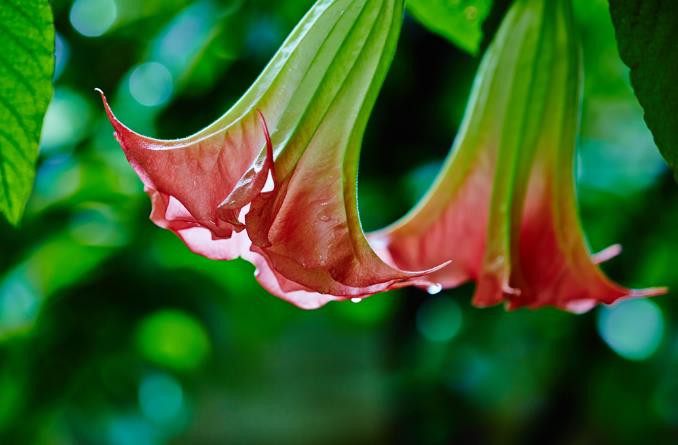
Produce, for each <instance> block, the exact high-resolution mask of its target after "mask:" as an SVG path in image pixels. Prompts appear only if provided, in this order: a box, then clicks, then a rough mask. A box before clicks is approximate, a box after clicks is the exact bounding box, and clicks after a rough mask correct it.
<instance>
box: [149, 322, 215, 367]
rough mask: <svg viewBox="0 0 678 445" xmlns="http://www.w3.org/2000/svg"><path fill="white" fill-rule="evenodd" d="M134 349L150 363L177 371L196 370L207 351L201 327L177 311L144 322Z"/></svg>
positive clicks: (204, 334)
mask: <svg viewBox="0 0 678 445" xmlns="http://www.w3.org/2000/svg"><path fill="white" fill-rule="evenodd" d="M137 346H138V348H139V351H140V352H141V354H142V355H143V356H144V357H146V358H147V359H148V360H149V361H151V362H154V363H156V364H158V365H161V366H165V367H168V368H171V369H176V370H180V371H190V370H193V369H196V368H198V367H199V366H200V365H201V364H202V363H203V362H204V361H205V359H206V358H207V355H208V354H209V350H210V343H209V338H208V336H207V333H206V332H205V329H204V328H203V326H202V325H201V324H200V323H199V322H198V321H197V320H195V318H193V317H192V316H190V315H188V314H186V313H185V312H181V311H176V310H163V311H160V312H157V313H155V314H153V315H151V316H149V317H147V318H146V319H144V320H143V321H142V322H141V324H140V326H139V329H138V331H137Z"/></svg>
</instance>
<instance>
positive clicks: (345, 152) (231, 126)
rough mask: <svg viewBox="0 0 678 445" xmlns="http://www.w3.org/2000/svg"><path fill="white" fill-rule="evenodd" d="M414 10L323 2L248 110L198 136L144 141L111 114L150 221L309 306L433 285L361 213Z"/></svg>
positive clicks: (390, 0)
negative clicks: (383, 101) (362, 168)
mask: <svg viewBox="0 0 678 445" xmlns="http://www.w3.org/2000/svg"><path fill="white" fill-rule="evenodd" d="M403 3H404V0H319V1H318V2H317V3H316V4H315V5H314V6H313V8H312V9H311V10H310V11H309V12H308V13H307V14H306V16H305V17H304V18H303V19H302V20H301V22H300V23H299V25H298V26H297V27H296V28H295V29H294V30H293V31H292V33H291V35H290V36H289V37H288V39H287V40H286V41H285V43H284V44H283V46H282V48H281V49H280V50H279V51H278V53H277V54H276V55H275V56H274V57H273V59H272V61H271V62H270V63H269V65H268V66H267V67H266V68H265V69H264V71H263V73H262V74H261V75H260V77H259V78H258V79H257V80H256V81H255V83H254V84H253V85H252V87H251V88H250V89H249V91H247V93H245V95H244V96H243V97H242V99H240V101H238V102H237V103H236V104H235V105H234V106H233V108H231V109H230V110H229V111H228V112H227V113H226V114H225V115H224V116H223V117H221V118H220V119H219V120H218V121H216V122H215V123H213V124H212V125H210V126H209V127H207V128H205V129H204V130H202V131H200V132H199V133H197V134H195V135H193V136H191V137H189V138H186V139H181V140H173V141H162V140H157V139H151V138H148V137H145V136H141V135H139V134H137V133H135V132H133V131H132V130H130V129H129V128H127V127H125V126H124V125H123V124H121V123H120V122H119V121H118V120H117V119H116V118H115V116H113V113H112V112H111V111H110V109H108V107H107V110H108V112H109V117H110V120H111V122H112V123H113V126H114V128H115V134H116V137H117V139H118V141H119V142H120V144H121V146H122V148H123V150H124V151H125V154H126V156H127V158H128V160H129V162H130V164H131V165H132V166H133V167H134V169H135V170H136V172H137V173H138V175H139V176H140V178H141V179H142V181H143V182H144V184H145V186H146V190H147V192H148V194H149V195H150V196H151V199H152V203H153V210H152V214H151V219H152V220H153V221H154V222H155V223H156V224H158V225H159V226H161V227H163V228H166V229H169V230H172V231H173V232H175V233H176V234H177V235H179V236H180V237H181V238H182V239H183V240H184V242H185V243H186V244H187V245H188V247H189V248H191V249H192V250H193V251H195V252H197V253H199V254H202V255H205V256H207V257H209V258H213V259H221V260H228V259H233V258H236V257H238V256H243V257H244V258H246V259H248V260H250V261H251V262H252V263H254V264H255V265H256V266H257V269H258V274H257V277H258V280H259V281H260V282H261V283H262V285H264V287H266V288H267V289H268V290H269V291H271V292H272V293H274V294H276V295H278V296H280V297H283V298H285V299H288V300H290V301H292V302H294V303H295V304H298V305H299V306H302V307H306V308H312V307H317V306H319V305H321V304H323V303H325V302H327V301H329V300H332V299H345V298H357V297H363V296H367V295H371V294H374V293H377V292H381V291H384V290H388V289H392V288H395V287H401V286H405V285H409V284H419V285H427V284H430V282H428V281H426V280H424V279H422V278H421V277H422V276H423V275H425V274H426V273H427V272H429V271H426V272H407V271H405V270H401V269H398V268H395V267H392V266H390V265H388V264H387V263H385V262H384V261H382V260H381V259H380V258H379V257H378V256H377V254H376V253H375V252H374V251H373V250H372V248H371V247H370V245H369V244H368V242H367V240H366V238H365V235H364V233H363V231H362V228H361V225H360V220H359V216H358V209H357V197H356V179H357V168H358V157H359V151H360V144H361V140H362V136H363V132H364V129H365V126H366V123H367V119H368V116H369V114H370V111H371V109H372V107H373V105H374V102H375V100H376V96H377V93H378V91H379V88H380V86H381V84H382V83H383V80H384V77H385V73H386V71H387V69H388V66H389V64H390V61H391V59H392V57H393V54H394V52H395V47H396V43H397V40H398V37H399V32H400V28H401V25H402V15H403ZM269 131H270V136H269ZM269 177H270V179H272V181H271V182H272V183H273V184H274V185H273V190H269V191H266V192H265V193H263V190H264V187H265V184H266V182H267V179H269ZM248 210H249V213H247V212H248ZM246 213H247V216H246V217H244V215H245V214H246ZM245 230H246V231H245Z"/></svg>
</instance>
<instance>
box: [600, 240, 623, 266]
mask: <svg viewBox="0 0 678 445" xmlns="http://www.w3.org/2000/svg"><path fill="white" fill-rule="evenodd" d="M623 250H624V249H623V248H622V246H621V244H614V245H612V246H610V247H608V248H607V249H605V250H602V251H600V252H598V253H597V254H595V255H593V262H594V263H595V264H602V263H605V262H607V261H610V260H611V259H613V258H615V257H618V256H619V255H621V253H622V251H623Z"/></svg>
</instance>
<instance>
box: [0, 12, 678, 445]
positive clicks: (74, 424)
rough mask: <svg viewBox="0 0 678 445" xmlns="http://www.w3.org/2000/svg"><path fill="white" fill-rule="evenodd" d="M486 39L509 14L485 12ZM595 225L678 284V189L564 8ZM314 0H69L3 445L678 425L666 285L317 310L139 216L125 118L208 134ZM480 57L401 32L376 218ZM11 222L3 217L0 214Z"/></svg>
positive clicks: (9, 354)
mask: <svg viewBox="0 0 678 445" xmlns="http://www.w3.org/2000/svg"><path fill="white" fill-rule="evenodd" d="M495 3H496V4H495V9H494V10H493V13H492V14H491V16H490V19H489V20H488V22H487V26H486V28H487V32H488V35H489V36H491V35H492V34H493V32H494V29H495V28H496V25H497V22H498V20H499V19H500V18H501V12H502V11H503V10H504V9H505V7H506V3H507V2H505V1H504V2H502V1H496V2H495ZM575 3H576V5H577V16H578V25H579V27H580V31H581V33H582V37H583V39H582V40H583V42H584V45H585V46H584V52H583V54H584V60H585V68H586V92H585V94H586V99H585V106H584V110H583V122H582V131H581V138H580V157H579V163H578V165H579V167H578V172H577V175H578V179H579V188H580V201H581V207H582V213H583V218H584V223H585V227H586V229H587V233H588V234H589V237H590V240H591V244H592V246H593V247H594V248H595V249H596V250H600V249H602V248H604V247H606V246H607V245H609V244H611V243H614V242H617V241H619V242H621V243H623V244H624V247H625V249H626V250H625V254H624V255H623V256H622V257H620V258H618V259H616V260H614V261H612V262H611V263H610V264H608V265H606V266H605V267H606V270H607V272H609V273H610V275H612V277H614V278H615V279H617V280H619V281H620V282H622V283H624V284H627V285H631V286H637V287H640V286H645V285H668V286H671V287H672V288H673V289H677V288H678V273H676V267H675V263H674V260H673V258H672V257H673V255H674V254H675V252H676V249H677V248H678V232H677V231H676V230H675V228H676V227H678V199H676V198H677V197H678V191H677V189H676V187H675V184H674V183H673V181H672V180H671V178H670V174H669V173H668V171H667V170H666V168H665V166H664V164H663V162H662V160H661V158H660V157H659V155H658V153H657V150H656V147H655V146H654V144H653V142H652V136H651V134H650V132H649V131H648V129H647V128H646V127H645V125H644V123H643V120H642V110H641V108H640V106H639V105H638V104H637V102H636V99H635V98H634V96H633V92H632V90H631V88H630V85H629V81H628V72H627V70H626V69H625V68H624V66H623V64H622V62H621V60H620V59H619V56H618V54H617V50H616V44H615V40H614V31H613V28H612V24H611V21H610V17H609V11H608V9H607V3H606V1H605V0H576V2H575ZM310 4H311V0H287V1H284V2H270V1H264V0H248V1H243V0H197V1H188V0H145V1H143V2H137V1H134V0H75V1H71V0H55V1H54V2H53V8H54V13H55V18H56V24H57V31H58V35H57V69H56V75H55V81H56V93H55V96H54V99H53V101H52V105H51V107H50V110H49V112H48V115H47V120H46V125H45V128H44V130H43V139H42V148H41V156H40V162H39V169H38V178H37V183H36V187H35V190H34V193H33V196H32V198H31V200H30V202H29V205H28V211H27V216H26V219H25V221H24V223H23V227H22V228H21V229H12V228H10V227H9V226H7V225H4V226H2V227H0V246H1V249H2V252H3V255H2V256H0V443H2V444H3V445H4V444H10V445H24V444H36V445H53V444H54V445H81V444H85V445H86V444H105V445H128V444H130V445H141V444H143V445H145V444H151V445H156V444H157V445H160V444H191V445H203V444H204V445H211V444H224V443H227V444H236V445H237V444H243V445H245V444H247V445H250V444H276V445H281V444H282V445H284V444H295V445H296V444H314V445H317V444H347V443H350V444H385V445H386V444H388V445H394V444H421V445H426V444H443V443H492V444H495V443H496V444H543V443H556V444H557V443H562V444H573V443H576V444H596V445H599V444H625V443H629V444H631V443H639V442H641V441H643V442H651V443H662V444H663V443H667V444H668V443H672V441H673V440H675V437H676V434H678V378H677V377H676V376H678V332H677V331H676V329H675V326H676V320H677V318H678V303H676V301H675V299H674V298H672V296H671V295H669V296H667V297H662V298H658V299H656V300H651V301H647V302H643V303H641V304H640V306H638V302H629V303H624V304H621V305H618V306H616V307H614V308H605V309H599V310H597V311H594V312H593V313H591V314H587V315H585V316H573V315H570V314H565V313H561V312H557V311H554V310H550V309H545V310H539V311H537V312H530V311H519V312H514V313H506V312H505V311H504V310H503V309H501V308H495V309H490V310H477V309H473V308H472V307H470V305H469V298H470V295H471V289H469V288H463V289H461V290H458V291H454V292H444V293H442V294H440V295H438V296H434V297H433V296H428V295H426V294H425V293H422V292H420V291H417V290H406V291H400V292H395V293H390V294H385V295H381V296H376V297H374V298H372V299H368V300H365V301H363V302H361V303H359V304H353V303H344V304H331V305H330V306H328V307H327V308H325V309H322V310H319V311H315V312H303V311H300V310H299V309H296V308H294V307H292V306H290V305H288V304H287V303H284V302H282V301H280V300H278V299H276V298H273V297H271V296H269V295H267V294H266V293H265V292H264V291H262V290H261V289H260V287H259V286H258V285H257V284H256V282H255V281H254V279H253V276H252V273H253V270H252V268H251V266H249V265H247V264H246V263H244V262H240V261H236V262H232V263H222V262H215V261H209V260H206V259H204V258H200V257H198V256H195V255H193V254H192V253H191V252H189V251H188V249H186V248H185V246H184V245H183V244H182V243H181V242H180V241H179V240H178V239H176V238H175V237H174V236H173V235H172V234H170V233H168V232H166V231H163V230H160V229H158V228H156V227H154V226H153V225H152V224H151V223H150V222H149V221H148V219H147V216H148V213H149V210H150V204H149V202H148V199H147V198H146V197H145V195H144V194H143V192H142V189H141V184H140V183H139V181H138V180H137V178H136V177H135V175H134V173H133V171H132V170H131V168H129V166H128V164H127V162H126V161H125V159H124V156H123V154H122V152H121V151H120V149H119V147H118V145H117V144H116V142H115V141H114V139H113V137H112V129H111V127H110V125H109V124H108V122H107V121H106V119H105V116H104V114H103V110H102V107H101V105H100V103H99V99H98V97H97V95H96V94H95V93H94V92H93V89H94V88H95V87H100V88H103V89H104V90H105V91H106V92H107V93H108V94H109V98H110V99H112V102H113V106H114V108H115V109H116V111H117V112H118V113H119V114H120V117H121V119H122V120H123V121H124V122H127V123H129V124H130V125H131V126H132V127H133V128H134V129H135V130H138V131H142V132H144V133H149V134H153V135H156V136H158V137H163V138H168V137H180V136H185V135H187V134H190V133H192V132H194V131H197V130H198V129H200V128H201V127H202V126H205V125H206V124H208V123H210V122H212V121H214V120H215V119H216V118H217V117H218V116H219V115H220V114H221V113H222V112H223V111H224V110H226V109H227V108H228V106H229V105H230V104H231V103H233V101H234V100H235V99H236V98H238V97H239V96H240V95H241V94H242V92H243V91H245V89H246V88H247V86H248V85H249V84H250V83H251V82H252V81H253V80H254V78H255V77H256V76H257V74H258V73H259V71H260V70H261V69H262V68H263V66H264V65H265V63H266V62H267V60H268V58H269V57H270V56H271V55H272V54H273V52H274V51H275V49H276V48H277V46H278V45H279V44H280V43H281V42H282V40H283V39H284V37H285V35H286V34H287V33H288V32H289V31H290V30H291V29H292V27H293V26H294V24H295V23H296V22H297V21H298V20H299V19H300V17H301V16H302V15H303V14H304V12H305V11H306V10H307V8H308V7H309V6H310ZM477 63H478V59H476V58H472V57H471V56H469V55H467V54H465V53H462V52H461V51H460V50H458V49H456V48H455V47H454V46H452V45H450V44H449V43H448V42H447V41H446V40H444V39H442V38H440V37H437V36H436V35H434V34H431V33H429V32H428V31H426V30H425V29H423V28H421V27H420V26H419V25H417V24H416V23H415V22H414V21H413V20H411V19H410V18H409V17H408V18H406V25H405V29H404V31H403V37H402V41H401V45H400V48H399V51H398V54H397V56H396V60H395V62H394V66H393V68H392V70H391V73H390V75H389V78H388V80H387V83H386V85H385V87H384V90H383V93H382V95H381V97H380V99H379V103H378V105H377V109H376V110H375V113H374V115H373V117H372V119H371V122H370V126H369V129H368V134H367V137H366V141H365V147H364V150H363V157H362V162H361V178H360V205H361V211H362V219H363V222H364V225H365V228H366V229H368V230H369V229H375V228H378V227H382V226H383V225H385V224H388V223H389V222H392V221H393V220H395V219H396V218H398V217H399V216H400V215H402V214H403V213H405V212H406V211H407V210H408V209H409V208H410V207H411V206H412V205H413V204H414V202H415V201H416V200H417V199H418V197H419V196H420V195H421V193H422V192H423V191H424V190H425V189H426V187H427V185H428V183H429V182H430V180H431V179H432V178H433V177H434V176H435V173H436V171H437V168H438V167H439V165H440V163H441V161H442V159H443V158H444V157H445V155H446V154H447V150H448V147H449V146H450V144H451V141H452V138H453V137H454V132H455V130H456V127H457V126H458V124H459V122H460V120H461V116H462V114H463V110H464V106H465V101H466V98H467V95H468V92H469V90H470V84H471V82H472V79H473V75H474V72H475V69H476V67H477ZM0 224H5V223H0Z"/></svg>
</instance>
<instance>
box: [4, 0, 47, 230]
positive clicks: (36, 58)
mask: <svg viewBox="0 0 678 445" xmlns="http://www.w3.org/2000/svg"><path fill="white" fill-rule="evenodd" d="M53 54H54V25H53V22H52V13H51V10H50V6H49V3H48V2H47V0H2V1H0V213H2V214H4V215H5V216H6V217H7V219H8V220H9V221H10V222H11V223H13V224H17V223H18V222H19V219H20V218H21V215H22V214H23V210H24V207H25V205H26V201H27V200H28V196H29V195H30V192H31V188H32V185H33V178H34V176H35V161H36V159H37V156H38V144H39V142H40V129H41V127H42V120H43V117H44V115H45V112H46V111H47V105H48V104H49V100H50V98H51V95H52V72H53V70H54V56H53Z"/></svg>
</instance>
